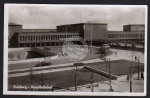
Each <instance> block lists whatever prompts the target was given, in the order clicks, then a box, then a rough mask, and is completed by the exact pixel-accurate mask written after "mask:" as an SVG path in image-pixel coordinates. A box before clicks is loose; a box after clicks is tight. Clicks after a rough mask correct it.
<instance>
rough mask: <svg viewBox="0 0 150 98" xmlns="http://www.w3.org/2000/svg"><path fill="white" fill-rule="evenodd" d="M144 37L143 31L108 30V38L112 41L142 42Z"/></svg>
mask: <svg viewBox="0 0 150 98" xmlns="http://www.w3.org/2000/svg"><path fill="white" fill-rule="evenodd" d="M144 39H145V33H144V32H138V31H132V32H131V31H109V32H108V40H109V41H114V42H137V43H138V42H142V41H144Z"/></svg>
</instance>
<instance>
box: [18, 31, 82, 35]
mask: <svg viewBox="0 0 150 98" xmlns="http://www.w3.org/2000/svg"><path fill="white" fill-rule="evenodd" d="M16 33H18V34H54V35H57V34H59V35H61V34H66V32H16ZM67 34H79V33H78V32H72V33H67Z"/></svg>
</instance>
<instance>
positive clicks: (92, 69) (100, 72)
mask: <svg viewBox="0 0 150 98" xmlns="http://www.w3.org/2000/svg"><path fill="white" fill-rule="evenodd" d="M84 68H85V69H87V70H90V71H93V72H95V73H97V74H100V75H102V76H105V77H107V78H109V77H110V75H109V73H107V72H104V71H102V70H98V69H95V68H92V67H90V66H86V65H84ZM111 79H117V76H115V75H112V74H111Z"/></svg>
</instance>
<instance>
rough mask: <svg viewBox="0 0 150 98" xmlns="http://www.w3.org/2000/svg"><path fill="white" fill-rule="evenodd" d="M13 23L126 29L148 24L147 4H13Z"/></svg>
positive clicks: (10, 16)
mask: <svg viewBox="0 0 150 98" xmlns="http://www.w3.org/2000/svg"><path fill="white" fill-rule="evenodd" d="M8 21H9V23H18V24H22V25H23V28H24V29H55V28H56V26H57V25H63V24H74V23H80V22H82V23H86V22H89V21H96V22H100V23H107V24H108V30H109V31H122V30H123V25H126V24H129V23H130V24H145V7H143V6H135V7H133V6H123V5H122V6H109V5H102V6H101V5H46V6H45V5H40V6H39V5H36V6H33V5H29V4H28V5H19V4H17V5H11V6H9V9H8Z"/></svg>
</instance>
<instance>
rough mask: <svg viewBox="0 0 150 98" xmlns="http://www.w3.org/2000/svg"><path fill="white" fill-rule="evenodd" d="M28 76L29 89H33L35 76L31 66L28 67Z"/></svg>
mask: <svg viewBox="0 0 150 98" xmlns="http://www.w3.org/2000/svg"><path fill="white" fill-rule="evenodd" d="M29 78H30V89H31V91H32V90H33V89H32V85H33V79H34V78H35V75H34V73H33V69H32V67H30V73H29Z"/></svg>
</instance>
